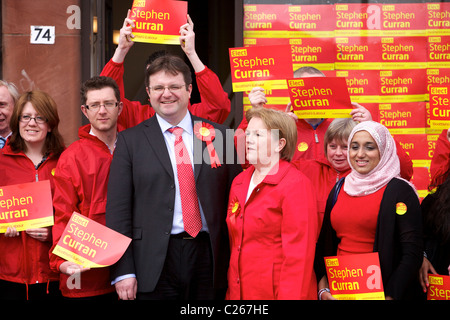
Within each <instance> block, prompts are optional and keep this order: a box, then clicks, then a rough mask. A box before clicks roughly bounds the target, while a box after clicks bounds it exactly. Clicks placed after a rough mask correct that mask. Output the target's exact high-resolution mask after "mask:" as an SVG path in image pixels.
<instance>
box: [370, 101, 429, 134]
mask: <svg viewBox="0 0 450 320" xmlns="http://www.w3.org/2000/svg"><path fill="white" fill-rule="evenodd" d="M378 110H379V122H380V123H381V124H382V125H384V126H385V127H386V128H388V129H389V132H390V133H391V134H424V133H425V128H426V124H427V123H426V104H425V102H423V101H419V102H400V103H380V104H379V106H378Z"/></svg>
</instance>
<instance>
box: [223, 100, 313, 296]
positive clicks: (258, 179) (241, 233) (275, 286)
mask: <svg viewBox="0 0 450 320" xmlns="http://www.w3.org/2000/svg"><path fill="white" fill-rule="evenodd" d="M246 117H247V120H248V122H249V124H248V127H247V129H246V156H247V159H248V161H249V163H250V164H251V166H250V167H249V168H248V169H247V170H245V171H244V172H242V173H240V174H239V175H238V176H236V178H235V179H234V180H233V184H232V186H231V190H230V197H229V206H228V212H227V219H226V221H227V226H228V231H229V237H230V249H231V257H230V265H229V269H228V291H227V296H226V297H227V299H230V300H291V299H308V300H313V299H317V295H316V292H317V282H316V278H315V276H314V269H313V263H314V249H315V243H316V239H317V218H316V217H317V213H316V212H317V208H316V200H315V196H314V192H313V188H312V185H311V182H310V181H309V180H308V179H307V178H306V177H305V176H304V175H303V174H302V173H301V172H300V171H299V170H298V169H297V168H295V166H294V165H292V164H291V163H290V161H291V159H292V156H293V154H294V150H295V146H296V141H297V130H296V127H295V123H294V120H293V119H292V118H291V117H290V116H289V115H287V114H286V113H283V112H281V111H276V110H272V109H268V108H257V109H251V110H249V111H248V112H247V113H246ZM292 190H295V192H292Z"/></svg>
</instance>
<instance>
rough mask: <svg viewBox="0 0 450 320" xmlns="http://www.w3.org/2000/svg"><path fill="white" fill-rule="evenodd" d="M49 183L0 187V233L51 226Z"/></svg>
mask: <svg viewBox="0 0 450 320" xmlns="http://www.w3.org/2000/svg"><path fill="white" fill-rule="evenodd" d="M53 222H54V220H53V204H52V192H51V188H50V181H49V180H43V181H38V182H30V183H23V184H16V185H10V186H4V187H0V233H5V232H6V229H7V228H8V227H14V228H16V230H17V231H23V230H26V229H32V228H42V227H48V226H52V225H53Z"/></svg>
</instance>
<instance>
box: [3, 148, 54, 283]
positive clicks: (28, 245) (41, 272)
mask: <svg viewBox="0 0 450 320" xmlns="http://www.w3.org/2000/svg"><path fill="white" fill-rule="evenodd" d="M57 161H58V159H57V158H54V157H52V156H49V157H48V158H47V159H46V160H45V161H44V162H43V163H42V164H41V165H40V166H39V167H38V169H36V168H35V166H34V164H33V162H32V161H31V160H30V159H29V158H28V157H27V156H26V155H25V153H23V152H18V153H16V152H14V151H12V150H11V147H10V146H9V145H6V146H5V147H4V148H3V149H2V150H1V151H0V186H7V185H14V184H21V183H28V182H34V181H44V180H50V185H51V189H52V192H53V190H54V184H53V175H52V174H53V172H54V169H55V167H56V163H57ZM50 247H51V240H49V241H47V242H41V241H39V240H36V239H33V238H31V237H30V236H28V235H27V234H26V233H25V232H20V236H18V237H13V238H6V237H4V235H0V252H1V254H0V279H2V280H6V281H10V282H17V283H24V284H26V285H31V284H35V283H48V282H50V281H57V280H58V279H59V276H58V274H57V273H55V272H52V271H51V270H50V266H49V258H48V251H49V250H50Z"/></svg>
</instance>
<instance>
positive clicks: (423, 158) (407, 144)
mask: <svg viewBox="0 0 450 320" xmlns="http://www.w3.org/2000/svg"><path fill="white" fill-rule="evenodd" d="M393 136H394V138H395V140H396V141H397V142H398V143H399V144H400V146H401V147H402V148H403V150H404V151H405V152H406V153H407V154H408V155H409V157H410V158H411V161H412V163H413V167H414V168H416V167H429V166H430V163H431V159H432V158H433V152H434V149H435V145H436V141H435V138H434V137H435V135H429V134H395V135H394V134H393Z"/></svg>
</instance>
